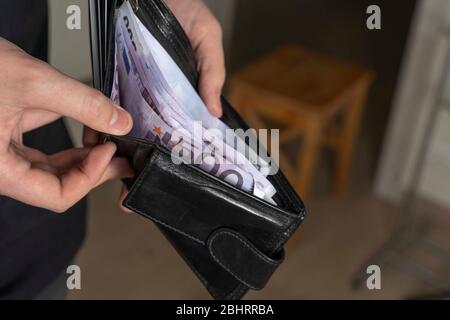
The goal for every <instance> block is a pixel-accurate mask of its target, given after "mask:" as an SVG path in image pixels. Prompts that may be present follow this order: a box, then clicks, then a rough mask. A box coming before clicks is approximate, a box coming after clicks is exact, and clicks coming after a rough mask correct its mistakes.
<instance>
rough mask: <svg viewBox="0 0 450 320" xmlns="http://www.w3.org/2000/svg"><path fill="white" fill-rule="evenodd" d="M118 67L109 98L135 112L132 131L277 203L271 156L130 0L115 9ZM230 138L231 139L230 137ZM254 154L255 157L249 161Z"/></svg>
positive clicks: (176, 158)
mask: <svg viewBox="0 0 450 320" xmlns="http://www.w3.org/2000/svg"><path fill="white" fill-rule="evenodd" d="M115 19H116V24H115V26H116V30H115V44H116V46H115V68H114V70H115V71H114V80H113V87H112V92H111V97H110V98H111V99H112V100H113V101H114V102H116V103H117V104H119V105H121V106H122V107H124V108H125V109H126V110H127V111H128V112H129V113H130V114H131V115H132V117H133V119H134V125H133V129H132V131H131V132H130V135H131V136H132V137H135V138H139V139H144V140H148V141H151V142H153V143H157V144H160V145H162V146H164V147H165V148H167V149H168V150H170V151H172V155H173V157H172V159H173V161H180V160H181V161H183V162H189V161H191V162H190V163H192V164H194V165H196V166H198V167H199V168H200V169H202V170H204V171H206V172H208V173H210V174H212V175H214V176H216V177H218V178H220V179H222V180H224V181H225V182H227V183H229V184H230V185H232V186H234V187H236V188H238V189H240V190H243V191H246V192H248V193H251V194H253V195H255V196H257V197H259V198H261V199H264V200H266V201H268V202H270V203H272V204H274V205H276V203H275V202H274V201H273V200H272V197H273V196H274V194H275V192H276V191H275V189H274V187H273V186H272V184H271V183H270V181H269V180H268V179H267V175H268V174H269V170H268V168H267V160H264V159H262V157H260V156H258V155H257V154H256V151H254V150H253V149H251V148H246V149H245V152H244V151H243V150H242V148H238V147H237V146H238V145H239V146H242V145H245V143H244V142H243V141H242V138H240V137H239V136H238V135H234V136H233V137H232V138H231V139H230V132H233V131H232V130H231V129H230V128H229V127H228V126H227V125H226V124H225V123H223V122H222V121H221V120H220V119H218V118H215V117H213V116H212V115H211V114H210V113H209V112H208V110H207V108H206V106H205V104H204V103H203V101H202V100H201V98H200V97H199V95H198V93H197V92H196V90H195V89H194V88H193V86H192V85H191V84H190V82H189V80H188V79H187V78H186V76H185V75H184V74H183V72H182V71H181V70H180V68H179V67H178V66H177V64H176V63H175V62H174V61H173V59H172V58H171V57H170V55H169V54H168V53H167V52H166V51H165V50H164V48H163V47H162V46H161V45H160V43H159V42H158V41H157V40H156V39H155V38H154V36H153V35H152V34H151V33H150V32H149V31H148V30H147V28H146V27H145V26H144V25H143V24H142V23H141V21H140V20H139V18H138V17H137V16H136V15H135V14H134V12H133V9H132V8H131V6H130V4H129V2H128V1H124V3H123V4H122V6H121V7H120V8H119V9H118V10H116V16H115ZM230 141H231V142H230ZM250 159H252V161H250Z"/></svg>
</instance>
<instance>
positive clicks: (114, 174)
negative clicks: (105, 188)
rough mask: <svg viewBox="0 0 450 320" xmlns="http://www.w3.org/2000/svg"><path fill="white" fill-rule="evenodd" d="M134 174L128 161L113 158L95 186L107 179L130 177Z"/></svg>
mask: <svg viewBox="0 0 450 320" xmlns="http://www.w3.org/2000/svg"><path fill="white" fill-rule="evenodd" d="M134 175H135V173H134V169H133V167H132V166H131V164H130V162H129V161H128V160H127V159H125V158H120V157H117V158H113V159H112V160H111V162H110V164H109V165H108V167H107V168H106V170H105V172H104V173H103V175H102V177H101V178H100V180H99V181H98V182H97V184H96V186H99V185H101V184H103V183H105V182H106V181H109V180H117V179H125V178H132V177H133V176H134Z"/></svg>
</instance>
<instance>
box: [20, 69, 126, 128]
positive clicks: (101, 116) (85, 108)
mask: <svg viewBox="0 0 450 320" xmlns="http://www.w3.org/2000/svg"><path fill="white" fill-rule="evenodd" d="M33 67H34V68H35V69H36V70H33V74H34V75H35V76H34V79H32V80H33V81H30V82H31V83H30V87H31V88H30V90H26V93H25V99H26V100H25V101H26V103H25V104H26V106H27V107H32V108H39V109H45V110H48V111H52V112H55V113H58V114H60V115H63V116H68V117H70V118H73V119H75V120H78V121H80V122H81V123H83V124H85V125H86V126H88V127H90V128H92V129H94V130H97V131H100V132H104V133H109V134H114V135H125V134H127V133H128V132H129V131H130V130H131V127H132V125H133V121H132V118H131V116H130V115H129V114H128V112H126V111H125V110H124V109H122V108H121V107H120V106H118V105H115V104H113V103H112V101H111V100H109V99H108V98H106V97H105V96H104V95H103V94H102V93H101V92H100V91H98V90H95V89H93V88H91V87H89V86H87V85H85V84H83V83H81V82H79V81H76V80H74V79H71V78H70V77H68V76H66V75H64V74H62V73H61V72H59V71H57V70H56V69H54V68H53V67H51V66H50V65H48V64H46V63H43V62H40V61H37V62H36V65H34V66H33Z"/></svg>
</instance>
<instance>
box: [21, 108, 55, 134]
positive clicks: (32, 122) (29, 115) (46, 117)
mask: <svg viewBox="0 0 450 320" xmlns="http://www.w3.org/2000/svg"><path fill="white" fill-rule="evenodd" d="M60 117H61V115H59V114H57V113H54V112H51V111H46V110H39V109H27V110H25V112H24V113H23V116H22V130H23V132H28V131H31V130H33V129H36V128H39V127H42V126H44V125H46V124H49V123H51V122H53V121H55V120H57V119H59V118H60Z"/></svg>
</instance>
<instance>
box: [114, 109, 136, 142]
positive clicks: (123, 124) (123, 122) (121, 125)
mask: <svg viewBox="0 0 450 320" xmlns="http://www.w3.org/2000/svg"><path fill="white" fill-rule="evenodd" d="M114 106H115V109H114V112H113V115H112V118H111V122H110V126H111V128H112V129H113V131H114V134H117V135H122V134H127V133H128V132H129V131H130V130H131V126H132V123H133V120H132V119H131V116H130V114H129V113H128V112H126V111H125V110H124V109H123V108H122V107H120V106H118V105H114Z"/></svg>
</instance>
